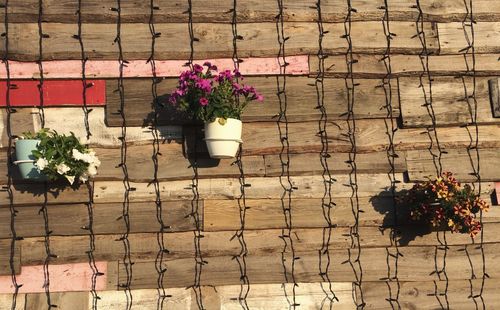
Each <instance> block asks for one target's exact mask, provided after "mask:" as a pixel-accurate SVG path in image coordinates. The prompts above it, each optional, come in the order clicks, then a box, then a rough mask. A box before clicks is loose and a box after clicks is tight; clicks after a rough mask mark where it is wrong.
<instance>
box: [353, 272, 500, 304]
mask: <svg viewBox="0 0 500 310" xmlns="http://www.w3.org/2000/svg"><path fill="white" fill-rule="evenodd" d="M481 282H482V280H481V279H473V280H453V281H429V282H399V285H400V286H401V287H400V295H399V302H400V303H401V304H402V305H404V307H405V308H407V309H440V308H441V307H442V306H443V304H446V301H445V296H444V295H438V296H436V294H435V293H436V291H437V292H438V294H444V292H446V300H448V303H449V307H450V309H459V310H468V309H473V308H475V303H474V299H472V298H469V296H470V294H471V287H472V292H473V293H474V295H476V294H479V292H480V289H481ZM389 290H392V292H393V294H394V292H395V291H396V290H397V287H396V282H395V281H394V282H365V283H363V284H362V291H363V297H364V300H365V301H366V307H367V308H368V309H377V310H382V309H387V307H390V304H389V302H387V301H386V300H385V299H386V298H388V297H389V296H390V292H389ZM482 298H483V301H484V305H485V307H486V308H487V309H489V308H491V309H495V308H497V307H499V306H500V300H499V298H498V294H497V286H496V281H495V280H488V279H486V281H485V286H484V290H483V294H482ZM476 302H478V301H477V300H476ZM478 304H481V303H480V302H478Z"/></svg>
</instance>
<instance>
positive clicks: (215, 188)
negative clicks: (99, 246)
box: [94, 173, 494, 203]
mask: <svg viewBox="0 0 500 310" xmlns="http://www.w3.org/2000/svg"><path fill="white" fill-rule="evenodd" d="M332 177H333V178H335V179H336V180H337V182H336V183H334V184H333V186H332V195H333V197H350V195H351V189H350V187H348V186H345V184H349V182H348V176H347V175H343V174H340V175H335V174H334V175H332ZM396 178H397V179H398V180H403V176H402V174H396ZM358 179H359V180H360V181H359V182H358V187H359V190H358V193H359V196H360V197H370V196H374V195H381V196H384V195H388V194H389V193H388V192H387V188H388V187H389V186H390V182H389V180H388V178H387V174H385V173H384V174H359V176H358ZM245 181H246V183H248V184H251V186H250V187H248V188H246V189H245V194H246V198H247V199H267V198H280V197H281V195H282V194H283V188H282V186H281V183H280V182H279V178H278V177H266V178H259V177H256V178H252V177H249V178H246V180H245ZM291 182H292V184H293V185H294V187H298V189H296V190H294V192H293V194H292V197H293V198H294V199H297V198H321V197H323V195H324V191H325V188H324V185H325V184H324V180H323V178H322V177H321V176H296V177H291ZM190 184H191V182H190V181H168V182H160V194H161V197H162V199H165V200H182V199H192V197H193V196H192V191H191V188H190ZM131 186H132V187H134V188H135V189H136V190H135V191H133V192H131V193H130V201H138V202H145V201H155V200H154V199H155V197H156V196H155V194H154V191H153V190H152V189H151V187H150V186H148V185H147V184H146V183H134V182H132V183H131ZM412 186H413V184H412V183H404V182H401V183H398V186H397V188H396V190H402V189H409V188H411V187H412ZM493 188H494V183H489V182H483V183H482V190H483V194H488V195H489V194H490V193H491V192H492V190H493ZM198 189H199V194H200V198H201V199H236V198H237V197H239V196H240V195H241V192H240V183H239V180H238V179H236V178H225V179H200V181H199V186H198ZM94 190H95V191H94V201H95V202H96V203H105V202H122V201H123V193H124V191H123V185H122V183H121V182H118V181H107V182H106V181H101V182H96V183H95V189H94Z"/></svg>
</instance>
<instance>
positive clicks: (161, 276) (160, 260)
mask: <svg viewBox="0 0 500 310" xmlns="http://www.w3.org/2000/svg"><path fill="white" fill-rule="evenodd" d="M149 9H150V15H149V31H150V33H151V55H150V56H149V59H148V61H147V62H148V63H149V64H150V65H151V73H152V80H151V94H152V96H153V109H154V117H153V124H152V126H151V133H152V135H153V155H152V157H151V158H152V161H153V168H154V172H153V180H152V181H151V182H150V184H153V186H154V189H155V205H156V220H157V222H158V225H159V226H160V230H159V231H158V233H157V234H156V241H157V243H158V252H157V254H156V259H155V269H156V272H157V273H158V278H157V290H158V300H157V304H156V308H157V309H158V310H160V309H163V308H164V306H165V300H166V299H167V298H169V297H172V295H169V294H167V292H166V289H165V286H164V280H165V273H166V271H167V267H166V263H165V261H164V259H165V255H166V254H168V253H169V251H168V249H167V248H166V246H165V230H166V229H168V228H170V227H169V226H167V225H165V221H164V218H163V202H162V199H161V189H160V181H159V179H158V171H159V161H158V158H159V157H160V156H162V154H161V152H160V140H161V139H160V136H159V131H158V118H159V113H160V108H161V106H160V102H159V98H158V84H159V83H160V82H161V79H160V78H158V76H157V73H156V61H155V44H156V39H157V38H159V37H160V36H161V33H160V32H157V31H156V29H155V22H154V13H155V11H158V10H160V7H159V6H157V5H155V4H154V0H151V1H150V5H149Z"/></svg>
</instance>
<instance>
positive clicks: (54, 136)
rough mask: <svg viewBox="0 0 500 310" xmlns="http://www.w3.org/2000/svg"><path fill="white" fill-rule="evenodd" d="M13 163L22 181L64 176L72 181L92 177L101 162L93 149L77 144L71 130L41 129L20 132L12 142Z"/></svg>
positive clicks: (54, 178)
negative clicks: (17, 137) (61, 132)
mask: <svg viewBox="0 0 500 310" xmlns="http://www.w3.org/2000/svg"><path fill="white" fill-rule="evenodd" d="M14 164H16V165H17V166H18V167H19V172H20V174H21V178H23V179H25V180H37V181H55V180H58V179H65V180H67V182H69V183H70V184H73V183H74V182H75V181H79V182H86V181H87V180H88V179H89V178H90V177H93V176H95V175H96V174H97V168H98V167H99V166H100V165H101V162H100V161H99V159H98V158H97V156H96V154H95V152H94V151H93V150H92V149H89V148H88V147H87V146H85V145H83V144H81V143H80V141H79V140H78V138H76V137H75V135H74V134H73V133H71V134H70V135H69V136H66V135H61V134H58V133H57V132H55V131H51V130H50V129H42V130H40V131H39V132H37V133H36V134H32V133H29V132H28V133H24V134H23V136H22V137H20V139H19V140H17V141H16V161H15V162H14Z"/></svg>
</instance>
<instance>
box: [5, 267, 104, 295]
mask: <svg viewBox="0 0 500 310" xmlns="http://www.w3.org/2000/svg"><path fill="white" fill-rule="evenodd" d="M96 267H97V268H98V269H99V270H100V271H102V272H103V273H104V275H103V276H101V277H98V278H97V281H96V290H103V289H105V288H106V277H107V274H108V272H107V263H106V262H96ZM48 270H49V271H48V272H49V276H50V280H51V281H50V291H51V292H64V291H88V290H90V288H91V283H92V281H91V278H92V269H91V268H90V266H89V264H88V263H76V264H62V265H54V264H49V266H48ZM45 272H46V271H45V269H44V265H38V266H23V267H22V268H21V273H20V274H19V275H18V276H17V283H18V284H22V286H20V287H19V293H42V292H45V287H44V283H45V277H46V273H45ZM12 282H13V281H12V278H11V276H0V294H8V293H12V292H13V290H14V288H13V286H14V284H13V283H12Z"/></svg>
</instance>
